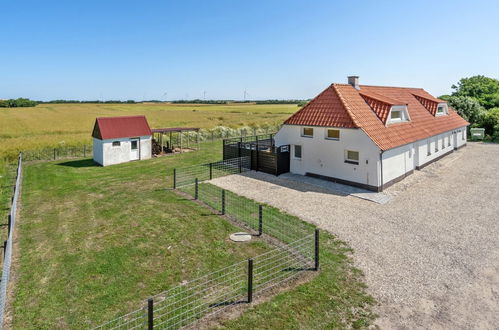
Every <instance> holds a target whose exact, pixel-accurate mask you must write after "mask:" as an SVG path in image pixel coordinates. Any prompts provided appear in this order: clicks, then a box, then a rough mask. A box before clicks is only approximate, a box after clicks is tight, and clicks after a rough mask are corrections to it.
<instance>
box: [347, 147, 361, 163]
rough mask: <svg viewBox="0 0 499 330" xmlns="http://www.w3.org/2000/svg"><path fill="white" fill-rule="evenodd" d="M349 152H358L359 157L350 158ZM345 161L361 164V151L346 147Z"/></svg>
mask: <svg viewBox="0 0 499 330" xmlns="http://www.w3.org/2000/svg"><path fill="white" fill-rule="evenodd" d="M348 152H356V153H357V156H358V157H357V158H358V159H352V158H348ZM345 163H348V164H353V165H359V164H360V152H359V151H357V150H347V149H345Z"/></svg>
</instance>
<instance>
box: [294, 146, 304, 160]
mask: <svg viewBox="0 0 499 330" xmlns="http://www.w3.org/2000/svg"><path fill="white" fill-rule="evenodd" d="M296 147H300V157H296ZM302 158H303V146H302V145H301V144H294V145H293V159H297V160H301V159H302Z"/></svg>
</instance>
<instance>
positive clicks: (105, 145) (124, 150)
mask: <svg viewBox="0 0 499 330" xmlns="http://www.w3.org/2000/svg"><path fill="white" fill-rule="evenodd" d="M114 141H119V142H120V145H119V146H115V147H113V142H114ZM131 150H132V146H131V138H119V139H109V140H98V139H95V138H94V147H93V152H94V161H96V162H97V163H99V164H101V165H102V166H107V165H113V164H120V163H125V162H129V161H130V153H131ZM149 158H151V136H141V137H140V159H149Z"/></svg>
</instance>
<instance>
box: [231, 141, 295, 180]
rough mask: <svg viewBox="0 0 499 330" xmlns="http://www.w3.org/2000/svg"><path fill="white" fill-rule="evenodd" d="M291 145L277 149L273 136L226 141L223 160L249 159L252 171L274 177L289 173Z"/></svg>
mask: <svg viewBox="0 0 499 330" xmlns="http://www.w3.org/2000/svg"><path fill="white" fill-rule="evenodd" d="M289 149H290V148H289V145H285V146H280V147H275V146H274V140H273V135H272V134H270V135H266V136H265V135H264V136H250V137H244V138H232V139H225V140H224V141H223V158H224V159H231V158H236V157H249V158H250V159H251V169H252V170H255V171H260V172H264V173H268V174H273V175H280V174H283V173H287V172H289Z"/></svg>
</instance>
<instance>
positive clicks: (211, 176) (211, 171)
mask: <svg viewBox="0 0 499 330" xmlns="http://www.w3.org/2000/svg"><path fill="white" fill-rule="evenodd" d="M211 179H213V163H210V180H211Z"/></svg>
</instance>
